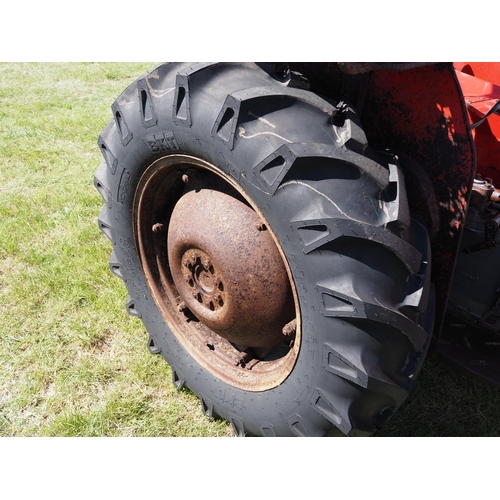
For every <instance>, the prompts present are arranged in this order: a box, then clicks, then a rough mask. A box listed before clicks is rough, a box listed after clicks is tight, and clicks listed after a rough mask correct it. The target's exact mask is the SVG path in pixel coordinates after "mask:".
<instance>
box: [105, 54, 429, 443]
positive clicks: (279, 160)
mask: <svg viewBox="0 0 500 500" xmlns="http://www.w3.org/2000/svg"><path fill="white" fill-rule="evenodd" d="M265 69H266V67H265V66H257V65H254V64H226V63H224V64H222V63H219V64H196V65H193V64H165V65H161V66H159V67H157V68H156V69H155V70H153V71H152V72H150V73H148V74H147V75H145V76H143V77H142V78H140V79H139V80H137V81H136V82H135V83H133V84H132V85H131V86H130V87H129V88H128V89H127V90H125V91H124V92H123V94H122V95H121V96H120V97H119V98H118V99H117V100H116V102H115V103H114V104H113V106H112V110H113V119H112V120H111V121H110V122H109V123H108V124H107V126H106V127H105V128H104V130H103V131H102V133H101V135H100V137H99V146H100V148H101V151H102V153H103V156H104V161H103V162H102V164H101V165H100V167H99V169H98V170H97V172H96V176H95V185H96V188H97V190H98V191H99V192H100V193H101V195H102V197H103V199H104V202H105V205H104V207H103V209H102V212H101V214H100V216H99V226H100V229H101V230H102V231H103V233H104V234H105V235H106V236H107V237H108V238H109V239H110V240H111V242H112V244H113V253H112V255H111V260H110V267H111V271H112V272H113V273H114V274H116V275H117V276H118V277H119V278H121V279H122V280H123V281H124V282H125V285H126V287H127V289H128V292H129V295H130V298H129V299H128V301H127V304H126V308H127V309H128V312H129V313H130V314H132V315H135V316H138V317H139V318H141V319H142V321H143V323H144V326H145V328H146V330H147V331H148V333H149V341H148V346H149V348H150V350H151V352H153V353H159V352H161V354H162V355H163V356H164V358H165V360H166V361H167V362H168V364H169V365H170V366H171V368H172V373H173V382H174V384H175V385H176V386H177V387H178V388H180V387H182V386H186V387H188V388H189V389H190V390H191V391H192V392H194V393H195V394H196V395H197V396H198V397H199V398H200V401H201V405H202V409H203V411H204V412H205V414H206V415H207V416H208V417H222V418H224V419H227V420H228V421H230V422H231V423H232V424H233V427H234V429H235V432H236V434H237V435H263V436H294V435H298V436H322V435H328V434H336V433H337V434H341V435H366V434H370V433H373V431H374V429H376V426H377V424H379V423H383V422H385V421H386V420H387V419H388V418H389V417H390V416H391V415H392V414H393V413H394V412H395V411H396V409H397V408H398V407H400V405H401V404H402V403H403V401H404V400H405V398H406V396H407V394H408V391H409V390H410V388H411V386H412V384H413V382H414V378H415V376H416V374H417V372H418V371H419V369H420V367H421V364H422V362H423V359H424V356H425V352H426V349H427V347H428V344H429V338H430V331H431V328H432V317H433V306H432V304H433V298H432V291H431V286H432V285H431V284H430V281H429V276H430V251H429V243H428V237H427V231H426V229H425V226H424V225H423V223H422V222H420V221H419V220H417V219H414V218H412V216H411V215H410V213H409V210H408V205H407V199H406V193H405V186H404V181H403V176H402V173H401V169H400V168H399V166H398V163H397V160H396V159H395V157H394V156H392V155H390V154H387V153H380V152H376V151H374V150H371V149H370V148H369V147H368V146H367V143H366V137H365V135H364V132H363V130H362V128H361V126H360V122H359V120H358V118H357V116H356V114H355V113H354V111H353V110H352V109H351V108H350V107H349V106H348V105H346V104H343V103H339V104H337V105H334V104H331V103H329V102H327V101H325V100H323V99H322V98H320V97H319V96H317V95H315V94H313V93H311V92H308V91H306V90H302V89H297V88H292V87H290V86H289V83H290V79H289V78H287V75H286V74H285V73H284V74H282V75H281V77H277V76H275V75H272V74H271V73H270V72H268V71H265Z"/></svg>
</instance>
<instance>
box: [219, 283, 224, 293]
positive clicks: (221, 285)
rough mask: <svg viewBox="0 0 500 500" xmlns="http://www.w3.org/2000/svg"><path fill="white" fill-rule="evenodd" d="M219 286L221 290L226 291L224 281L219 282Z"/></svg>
mask: <svg viewBox="0 0 500 500" xmlns="http://www.w3.org/2000/svg"><path fill="white" fill-rule="evenodd" d="M218 288H219V290H220V291H221V292H223V291H224V283H222V281H221V282H220V283H219V287H218Z"/></svg>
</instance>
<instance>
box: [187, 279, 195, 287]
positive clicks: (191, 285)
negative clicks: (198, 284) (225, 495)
mask: <svg viewBox="0 0 500 500" xmlns="http://www.w3.org/2000/svg"><path fill="white" fill-rule="evenodd" d="M188 285H189V286H190V287H193V286H194V281H193V280H192V279H190V280H189V281H188Z"/></svg>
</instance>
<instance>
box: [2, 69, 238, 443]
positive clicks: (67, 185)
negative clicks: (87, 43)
mask: <svg viewBox="0 0 500 500" xmlns="http://www.w3.org/2000/svg"><path fill="white" fill-rule="evenodd" d="M153 66H154V65H153V64H144V63H142V64H48V65H44V64H1V65H0V331H1V336H0V366H1V370H0V434H1V435H3V436H229V435H232V431H231V429H230V427H229V425H228V424H227V423H225V422H211V421H208V420H207V419H206V418H205V417H204V416H203V415H202V412H201V411H200V404H199V402H198V400H197V398H196V397H194V395H193V394H191V393H190V392H189V391H180V392H178V391H176V390H175V389H174V387H173V385H172V384H171V372H170V368H169V367H168V365H167V364H166V363H165V362H163V361H162V359H160V357H158V356H151V355H150V354H149V352H148V351H147V349H146V341H147V335H146V333H145V331H144V328H143V327H142V324H141V323H140V321H138V320H136V319H133V318H131V317H130V316H128V315H127V314H126V313H124V307H123V306H124V303H125V300H126V290H125V288H124V286H123V283H120V280H117V279H116V278H115V277H114V276H112V275H111V274H110V272H109V267H108V263H107V261H108V259H109V254H110V251H111V248H110V245H109V242H108V241H107V240H106V238H104V237H103V235H102V234H101V233H100V232H99V230H98V228H97V224H96V220H97V215H98V213H99V211H100V209H101V205H102V200H101V198H100V196H99V195H98V193H97V192H96V191H95V189H94V187H93V175H94V171H95V170H96V168H97V166H98V164H99V162H100V161H101V157H100V152H99V150H98V148H97V143H96V141H97V136H98V134H99V132H100V130H101V129H102V128H103V127H104V125H105V124H106V122H107V121H108V119H109V118H110V117H111V113H110V105H111V103H112V102H113V100H114V99H115V98H116V96H117V95H118V94H119V93H120V92H121V91H122V90H123V89H124V88H125V87H126V86H127V85H128V84H129V83H130V82H132V81H133V80H135V79H136V78H137V77H138V76H140V75H141V74H142V73H143V72H145V71H146V70H148V69H151V68H152V67H153Z"/></svg>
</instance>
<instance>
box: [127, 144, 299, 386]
mask: <svg viewBox="0 0 500 500" xmlns="http://www.w3.org/2000/svg"><path fill="white" fill-rule="evenodd" d="M132 217H133V224H134V233H135V242H136V245H137V248H138V252H139V258H140V261H141V266H142V269H143V272H144V277H145V280H146V283H147V286H148V288H149V289H150V291H151V294H152V297H153V299H154V301H155V303H156V305H157V306H158V310H159V312H160V314H161V316H162V320H163V321H165V323H166V324H167V325H168V327H169V328H170V330H171V331H172V332H173V334H174V335H175V337H176V339H177V340H178V341H179V343H180V344H181V345H182V347H183V348H184V349H185V350H186V352H187V353H189V355H190V356H192V357H193V359H195V360H196V361H197V362H198V363H199V364H200V365H201V366H202V367H203V368H205V369H207V370H208V371H209V372H210V373H211V374H212V375H215V376H217V377H218V378H220V379H221V380H223V381H225V382H226V383H228V384H230V385H232V386H235V387H238V388H240V389H244V390H247V391H264V390H268V389H272V388H273V387H277V386H278V385H279V384H280V383H281V382H282V381H283V380H285V379H286V378H287V377H288V375H289V374H290V372H291V370H292V369H293V367H294V365H295V362H296V360H297V356H298V353H299V350H300V343H301V333H300V310H299V308H298V306H297V304H298V299H297V297H296V292H295V289H294V288H293V286H292V285H291V283H293V281H292V277H291V276H292V275H291V271H290V269H289V268H288V264H287V261H286V258H285V256H284V254H283V253H282V251H281V249H280V248H279V246H278V243H277V242H278V240H277V237H276V236H275V234H274V233H273V231H272V229H271V228H270V227H268V226H267V223H266V221H265V220H264V216H263V214H262V213H260V212H259V210H258V208H257V207H255V206H254V205H253V204H252V203H251V200H249V199H248V198H247V197H246V194H245V193H244V192H243V190H242V189H241V187H240V186H239V185H238V184H237V183H236V182H235V181H234V179H232V178H231V177H229V176H227V175H226V174H224V173H223V172H221V170H220V169H218V168H217V167H215V166H213V165H211V164H209V163H208V162H206V161H204V160H201V159H199V158H195V157H193V156H190V155H186V154H172V155H168V156H165V157H163V158H160V159H158V160H156V161H155V162H154V163H152V164H151V165H150V166H149V167H148V168H147V169H146V170H145V172H144V173H143V175H142V177H141V179H140V181H139V184H138V186H137V189H136V193H135V198H134V209H133V214H132ZM123 244H124V245H126V243H123ZM155 321H156V319H155ZM173 352H175V350H174V351H173ZM172 355H173V354H172Z"/></svg>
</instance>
